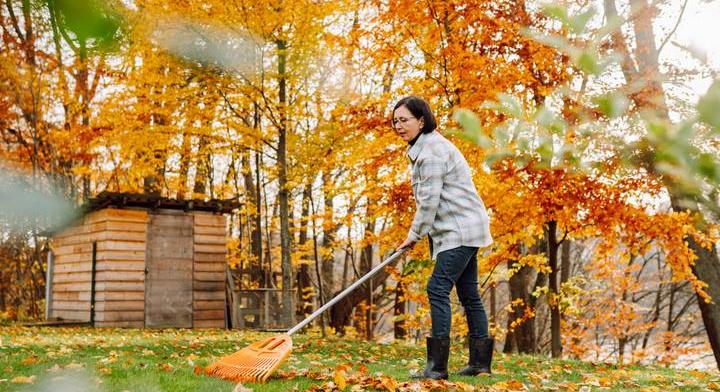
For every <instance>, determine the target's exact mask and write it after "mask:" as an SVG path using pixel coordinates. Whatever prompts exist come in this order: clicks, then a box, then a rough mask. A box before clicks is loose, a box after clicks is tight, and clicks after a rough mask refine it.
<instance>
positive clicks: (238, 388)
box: [233, 384, 253, 392]
mask: <svg viewBox="0 0 720 392" xmlns="http://www.w3.org/2000/svg"><path fill="white" fill-rule="evenodd" d="M233 392H253V390H252V388H248V387H246V386H245V385H242V384H237V385H235V389H233Z"/></svg>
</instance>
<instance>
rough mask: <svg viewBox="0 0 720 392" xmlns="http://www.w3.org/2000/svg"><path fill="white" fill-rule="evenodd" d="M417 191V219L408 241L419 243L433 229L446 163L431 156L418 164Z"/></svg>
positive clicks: (411, 227)
mask: <svg viewBox="0 0 720 392" xmlns="http://www.w3.org/2000/svg"><path fill="white" fill-rule="evenodd" d="M416 170H417V174H418V175H417V177H416V178H417V182H416V184H413V185H417V189H416V191H415V204H416V206H417V210H416V211H415V218H413V222H412V225H411V226H410V231H409V232H408V236H407V239H408V240H410V241H415V242H417V241H419V240H420V239H421V238H422V237H424V236H425V235H427V233H428V232H429V231H430V228H432V225H433V222H434V221H435V215H436V214H437V210H438V206H439V205H440V193H441V191H442V187H443V181H444V179H445V162H444V161H442V160H441V159H440V158H439V157H436V156H430V157H426V158H424V159H422V160H421V161H418V162H417V168H416Z"/></svg>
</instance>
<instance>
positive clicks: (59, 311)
mask: <svg viewBox="0 0 720 392" xmlns="http://www.w3.org/2000/svg"><path fill="white" fill-rule="evenodd" d="M146 226H147V212H145V211H138V210H120V209H111V208H108V209H104V210H101V211H95V212H92V213H90V214H88V215H86V216H85V217H83V218H82V220H81V221H78V222H77V223H76V224H75V225H73V226H71V227H69V228H67V229H65V230H63V231H61V232H60V233H58V234H56V235H54V236H53V240H52V248H53V252H54V255H55V256H54V257H55V268H54V273H53V305H52V316H53V317H61V318H64V319H72V320H83V321H87V320H90V285H91V272H92V242H93V241H97V253H96V260H97V264H96V266H95V322H96V326H109V325H112V326H133V327H142V326H143V323H144V311H145V302H144V297H145V283H144V280H145V277H144V275H145V274H144V271H145V237H146Z"/></svg>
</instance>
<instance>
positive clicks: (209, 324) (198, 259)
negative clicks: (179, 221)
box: [193, 211, 227, 328]
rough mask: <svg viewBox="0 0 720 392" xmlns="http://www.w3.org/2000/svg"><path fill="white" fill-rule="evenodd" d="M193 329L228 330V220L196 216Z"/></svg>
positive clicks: (223, 217)
mask: <svg viewBox="0 0 720 392" xmlns="http://www.w3.org/2000/svg"><path fill="white" fill-rule="evenodd" d="M193 215H194V220H195V226H194V230H193V243H194V268H193V269H194V273H193V327H195V328H222V327H224V326H225V265H226V260H225V256H226V253H227V251H226V237H225V216H224V215H215V214H212V213H208V212H199V211H195V212H194V213H193Z"/></svg>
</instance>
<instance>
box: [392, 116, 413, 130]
mask: <svg viewBox="0 0 720 392" xmlns="http://www.w3.org/2000/svg"><path fill="white" fill-rule="evenodd" d="M410 120H417V118H416V117H410V118H406V117H397V118H393V119H392V127H393V129H397V126H398V124H402V126H403V128H405V124H407V123H408V122H409V121H410Z"/></svg>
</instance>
